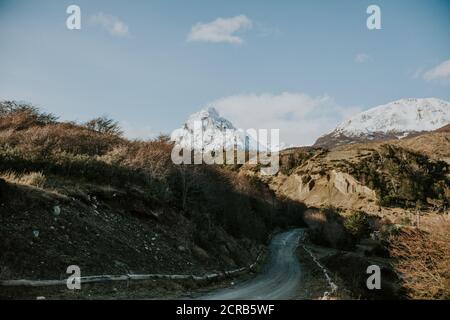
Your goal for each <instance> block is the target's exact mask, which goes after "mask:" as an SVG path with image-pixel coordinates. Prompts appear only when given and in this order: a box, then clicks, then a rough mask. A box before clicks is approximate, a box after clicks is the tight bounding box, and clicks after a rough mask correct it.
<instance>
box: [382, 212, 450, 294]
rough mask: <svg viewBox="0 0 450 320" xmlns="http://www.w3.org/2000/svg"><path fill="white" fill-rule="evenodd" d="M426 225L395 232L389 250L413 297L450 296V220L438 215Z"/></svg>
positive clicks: (406, 287)
mask: <svg viewBox="0 0 450 320" xmlns="http://www.w3.org/2000/svg"><path fill="white" fill-rule="evenodd" d="M433 220H434V221H432V222H431V221H428V222H427V223H425V225H424V226H423V228H402V229H401V230H400V231H398V232H397V233H395V234H393V235H391V237H390V239H389V252H390V255H391V256H392V258H393V259H394V269H395V271H396V272H397V273H398V274H399V275H401V278H402V285H403V287H404V288H405V291H406V295H407V296H408V297H409V298H412V299H449V298H450V221H448V220H446V219H445V218H443V217H440V218H439V217H437V218H435V219H433Z"/></svg>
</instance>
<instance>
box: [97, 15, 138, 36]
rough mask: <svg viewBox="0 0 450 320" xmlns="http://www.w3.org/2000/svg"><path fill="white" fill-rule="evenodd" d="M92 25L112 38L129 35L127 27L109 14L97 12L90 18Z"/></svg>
mask: <svg viewBox="0 0 450 320" xmlns="http://www.w3.org/2000/svg"><path fill="white" fill-rule="evenodd" d="M91 21H92V23H93V24H95V25H98V26H100V27H102V28H103V29H104V30H106V31H107V32H108V33H109V34H110V35H112V36H114V37H122V38H123V37H128V36H129V35H130V32H129V28H128V25H127V24H126V23H125V22H123V21H122V20H120V19H119V18H117V17H115V16H112V15H110V14H105V13H103V12H99V13H97V14H95V15H93V16H92V17H91Z"/></svg>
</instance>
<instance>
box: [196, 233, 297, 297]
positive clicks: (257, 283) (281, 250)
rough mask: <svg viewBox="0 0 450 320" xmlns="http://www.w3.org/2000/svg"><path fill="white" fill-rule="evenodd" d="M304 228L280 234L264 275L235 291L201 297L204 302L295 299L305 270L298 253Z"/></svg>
mask: <svg viewBox="0 0 450 320" xmlns="http://www.w3.org/2000/svg"><path fill="white" fill-rule="evenodd" d="M303 232H304V231H303V229H294V230H290V231H286V232H283V233H280V234H277V235H276V236H275V237H274V238H273V239H272V242H271V243H270V246H269V249H270V258H269V262H268V264H267V265H266V266H265V267H264V269H263V272H262V273H261V274H259V275H258V276H256V277H255V278H253V279H251V280H248V281H245V282H242V283H240V284H237V285H235V286H233V287H231V288H226V289H219V290H216V291H213V292H210V293H208V294H206V295H203V296H201V297H200V298H199V299H204V300H238V299H241V300H252V299H255V300H259V299H265V300H279V299H290V298H293V297H294V296H295V292H296V290H297V288H298V285H299V283H300V279H301V269H300V264H299V262H298V258H297V255H296V254H295V251H296V249H297V246H298V242H299V239H300V237H302V235H303Z"/></svg>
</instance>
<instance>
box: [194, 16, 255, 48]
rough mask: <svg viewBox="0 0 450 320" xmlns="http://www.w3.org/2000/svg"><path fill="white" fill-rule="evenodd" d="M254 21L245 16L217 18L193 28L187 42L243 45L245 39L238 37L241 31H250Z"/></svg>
mask: <svg viewBox="0 0 450 320" xmlns="http://www.w3.org/2000/svg"><path fill="white" fill-rule="evenodd" d="M251 27H252V21H251V20H250V19H249V18H247V17H246V16H245V15H239V16H236V17H232V18H217V19H216V20H214V21H212V22H208V23H201V22H199V23H197V24H195V25H194V26H192V29H191V32H190V33H189V34H188V36H187V41H202V42H212V43H220V42H224V43H232V44H241V43H243V42H244V39H242V38H241V37H239V36H237V35H236V32H238V31H239V30H245V29H250V28H251Z"/></svg>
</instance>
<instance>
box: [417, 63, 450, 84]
mask: <svg viewBox="0 0 450 320" xmlns="http://www.w3.org/2000/svg"><path fill="white" fill-rule="evenodd" d="M423 78H424V79H425V80H426V81H433V80H441V81H443V82H448V83H450V60H446V61H444V62H442V63H441V64H439V65H437V66H436V67H434V68H433V69H430V70H428V71H427V72H425V73H424V74H423Z"/></svg>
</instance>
